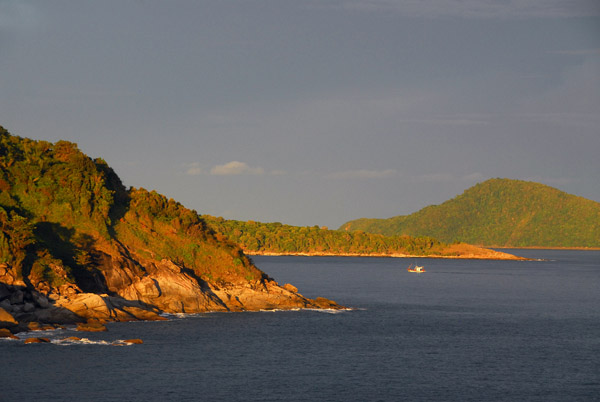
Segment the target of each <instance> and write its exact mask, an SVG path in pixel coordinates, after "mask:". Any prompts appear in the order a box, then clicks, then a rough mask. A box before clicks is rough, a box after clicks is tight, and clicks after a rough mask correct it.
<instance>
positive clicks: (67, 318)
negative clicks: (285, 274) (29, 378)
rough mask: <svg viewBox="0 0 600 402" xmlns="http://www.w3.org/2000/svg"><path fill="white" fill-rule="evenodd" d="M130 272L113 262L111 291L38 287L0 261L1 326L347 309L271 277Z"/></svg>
mask: <svg viewBox="0 0 600 402" xmlns="http://www.w3.org/2000/svg"><path fill="white" fill-rule="evenodd" d="M166 268H168V269H166ZM127 271H128V270H126V269H125V268H124V267H123V266H119V265H116V266H113V267H112V269H111V271H110V272H111V273H113V274H115V273H119V274H122V275H123V276H121V275H117V276H118V277H119V283H114V282H110V281H109V282H108V285H112V286H109V287H110V288H111V289H113V292H112V294H110V295H109V294H107V293H101V294H97V293H89V292H83V291H81V289H79V288H78V287H77V285H75V284H68V285H63V286H62V287H58V288H50V289H43V288H42V289H39V288H40V287H38V288H37V289H36V288H35V287H33V286H27V285H26V284H25V283H24V282H23V281H20V280H18V279H14V278H13V276H12V275H11V269H10V267H9V266H7V265H6V264H0V329H3V330H4V331H3V333H4V335H5V336H11V335H12V336H14V334H18V333H22V332H30V331H34V330H49V329H56V328H60V327H61V326H64V325H77V326H78V327H77V330H79V331H102V330H106V328H105V326H104V324H105V323H107V322H111V321H139V320H144V321H159V320H165V319H166V318H164V317H163V316H162V314H164V313H170V314H180V313H183V314H189V313H204V312H219V311H221V312H225V311H231V312H236V311H260V310H276V309H277V310H291V309H308V308H311V309H343V308H344V307H343V306H340V305H338V304H337V303H335V302H334V301H331V300H328V299H325V298H320V297H319V298H316V299H309V298H306V297H304V296H303V295H301V294H300V293H298V289H297V288H296V287H294V286H293V285H290V284H285V285H283V286H280V285H279V284H278V283H277V282H275V281H274V280H272V279H270V278H268V277H265V278H262V279H260V280H255V281H253V282H241V283H237V284H234V283H223V284H221V285H220V286H217V285H214V284H208V283H205V282H204V283H203V282H201V281H200V280H199V278H195V277H193V276H191V275H189V274H188V273H186V272H185V269H184V268H183V267H178V266H177V265H176V264H174V263H172V262H166V261H163V263H162V266H161V267H160V268H159V269H156V270H154V271H152V270H150V269H146V270H145V271H144V272H139V273H138V275H135V274H133V273H132V272H131V271H129V272H127ZM123 277H126V278H127V280H123V279H124V278H123ZM109 278H110V277H109ZM117 285H119V286H117ZM1 336H2V335H1V334H0V337H1Z"/></svg>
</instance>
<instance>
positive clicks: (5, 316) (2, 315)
mask: <svg viewBox="0 0 600 402" xmlns="http://www.w3.org/2000/svg"><path fill="white" fill-rule="evenodd" d="M17 324H19V323H18V322H17V320H15V317H13V316H12V314H10V313H9V312H8V311H6V310H5V309H4V308H2V307H0V328H6V327H11V326H14V325H17Z"/></svg>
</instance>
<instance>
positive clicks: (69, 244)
mask: <svg viewBox="0 0 600 402" xmlns="http://www.w3.org/2000/svg"><path fill="white" fill-rule="evenodd" d="M132 254H135V258H134V259H132V260H131V261H141V260H144V259H146V260H149V261H161V260H162V259H168V260H170V261H173V262H175V263H177V264H180V265H181V266H184V267H187V268H190V269H191V270H193V271H194V273H195V274H196V275H197V276H198V277H201V278H203V279H205V280H207V281H212V282H217V283H218V282H228V281H231V282H235V281H240V280H250V279H260V278H261V277H262V275H263V274H262V272H260V271H259V270H258V269H257V268H256V267H254V266H253V265H252V263H251V262H250V260H249V259H248V258H247V257H246V256H244V254H243V253H242V250H241V249H240V248H239V247H238V246H237V245H235V244H234V243H231V242H230V241H228V240H227V239H226V238H225V237H224V236H222V235H220V234H216V233H214V232H213V231H212V230H211V229H210V228H208V227H207V226H206V224H205V222H204V221H203V220H202V219H201V218H200V217H199V216H198V214H197V213H196V212H195V211H191V210H188V209H186V208H184V207H183V206H182V205H181V204H179V203H177V202H175V201H173V200H167V199H166V198H165V197H164V196H162V195H159V194H157V193H155V192H148V191H146V190H144V189H125V187H124V186H123V185H122V183H121V181H120V179H119V178H118V177H117V175H116V174H115V173H114V172H113V170H112V169H111V168H110V167H109V166H108V165H107V164H106V162H104V161H103V160H102V159H95V160H92V159H91V158H89V157H87V156H86V155H84V154H83V153H82V152H80V151H79V149H78V148H77V146H76V145H75V144H73V143H70V142H66V141H59V142H57V143H55V144H53V143H49V142H45V141H34V140H30V139H27V138H21V137H17V136H12V135H10V134H9V133H8V132H7V131H6V130H5V129H4V128H2V127H0V264H3V265H4V266H5V267H9V268H10V270H11V272H12V273H13V276H14V277H16V279H18V280H20V281H22V282H23V283H24V285H27V286H32V284H33V286H34V287H35V288H36V289H40V290H42V289H43V288H46V289H50V288H55V287H58V286H61V285H63V284H75V285H77V286H78V287H80V288H81V289H83V290H84V291H92V292H94V291H106V289H102V281H101V279H100V278H101V275H99V270H100V269H102V264H103V261H104V262H105V260H106V258H105V257H106V256H107V255H110V256H112V258H122V259H128V258H129V257H131V255H132ZM132 263H133V262H132Z"/></svg>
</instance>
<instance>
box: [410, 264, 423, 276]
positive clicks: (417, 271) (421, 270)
mask: <svg viewBox="0 0 600 402" xmlns="http://www.w3.org/2000/svg"><path fill="white" fill-rule="evenodd" d="M408 272H415V273H417V274H422V273H423V272H425V269H424V268H423V267H420V266H418V265H415V267H414V268H412V264H410V266H409V267H408Z"/></svg>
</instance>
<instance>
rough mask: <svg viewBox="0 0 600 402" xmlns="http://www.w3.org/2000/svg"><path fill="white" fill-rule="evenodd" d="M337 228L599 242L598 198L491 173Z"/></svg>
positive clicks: (491, 241) (565, 243) (470, 239)
mask: <svg viewBox="0 0 600 402" xmlns="http://www.w3.org/2000/svg"><path fill="white" fill-rule="evenodd" d="M340 230H344V231H347V232H353V231H356V230H361V231H365V232H371V233H380V234H384V235H388V236H391V235H411V236H432V237H435V238H437V239H440V240H441V241H445V242H453V241H462V242H466V243H470V244H482V245H485V246H497V247H600V203H598V202H595V201H592V200H588V199H585V198H582V197H578V196H574V195H571V194H567V193H565V192H562V191H560V190H557V189H555V188H552V187H549V186H546V185H543V184H539V183H534V182H527V181H520V180H510V179H490V180H487V181H485V182H483V183H479V184H477V185H475V186H473V187H471V188H469V189H467V190H466V191H465V192H464V193H463V194H461V195H459V196H457V197H455V198H453V199H451V200H448V201H446V202H444V203H442V204H440V205H432V206H428V207H426V208H423V209H421V210H420V211H418V212H415V213H413V214H411V215H406V216H396V217H393V218H389V219H364V218H363V219H357V220H354V221H350V222H347V223H345V224H343V225H342V226H341V227H340Z"/></svg>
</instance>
